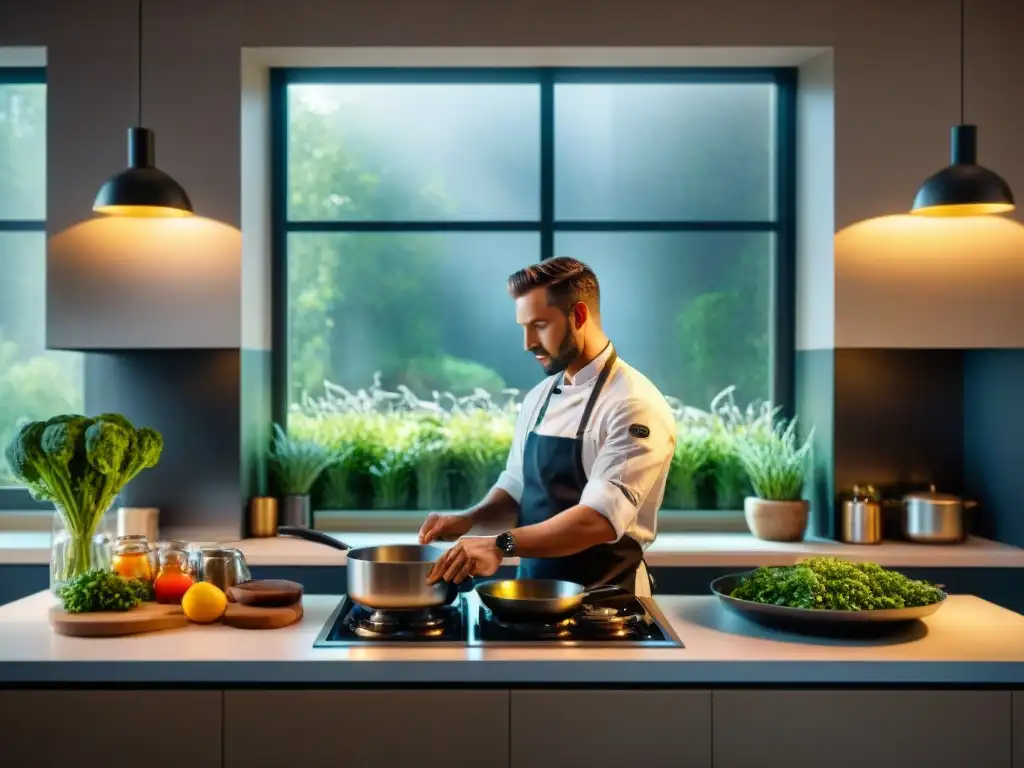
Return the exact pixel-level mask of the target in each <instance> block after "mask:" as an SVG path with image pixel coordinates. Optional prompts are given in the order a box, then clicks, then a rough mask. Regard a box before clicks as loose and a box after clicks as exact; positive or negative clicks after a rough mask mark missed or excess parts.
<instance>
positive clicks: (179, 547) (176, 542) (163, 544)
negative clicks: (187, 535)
mask: <svg viewBox="0 0 1024 768" xmlns="http://www.w3.org/2000/svg"><path fill="white" fill-rule="evenodd" d="M165 549H173V550H176V551H181V552H186V553H187V552H188V542H187V541H182V540H181V539H165V540H164V541H158V542H157V543H156V544H155V545H154V546H153V548H152V550H151V551H150V553H149V560H150V562H151V563H152V565H153V573H154V574H155V573H157V572H159V570H160V553H161V552H163V551H164V550H165Z"/></svg>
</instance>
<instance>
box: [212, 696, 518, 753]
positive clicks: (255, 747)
mask: <svg viewBox="0 0 1024 768" xmlns="http://www.w3.org/2000/svg"><path fill="white" fill-rule="evenodd" d="M508 696H509V694H508V691H426V690H424V691H420V690H414V691H409V690H367V691H226V692H225V694H224V765H225V767H226V768H260V767H261V766H266V768H279V767H280V766H302V768H320V766H323V767H324V768H338V766H345V768H381V766H406V765H408V766H419V765H443V766H445V767H446V768H508V735H509V728H508V719H509V711H508Z"/></svg>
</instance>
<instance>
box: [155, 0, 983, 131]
mask: <svg viewBox="0 0 1024 768" xmlns="http://www.w3.org/2000/svg"><path fill="white" fill-rule="evenodd" d="M965 4H966V0H961V125H964V58H965V55H966V54H965V51H966V49H967V45H966V43H965V40H966V32H965V26H964V5H965ZM140 34H141V33H140Z"/></svg>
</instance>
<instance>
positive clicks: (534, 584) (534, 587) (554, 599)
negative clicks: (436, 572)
mask: <svg viewBox="0 0 1024 768" xmlns="http://www.w3.org/2000/svg"><path fill="white" fill-rule="evenodd" d="M605 592H628V590H626V589H623V588H622V587H619V586H616V585H614V584H606V585H604V586H600V587H594V588H593V589H589V590H588V589H587V588H586V587H584V586H583V585H582V584H577V583H575V582H573V581H561V580H559V579H496V580H494V581H486V582H484V583H483V584H479V585H477V587H476V593H477V594H478V595H479V596H480V602H481V603H483V604H484V605H485V606H486V607H487V608H490V610H491V612H492V613H494V615H495V616H497V617H498V618H499V619H502V620H507V621H559V620H561V619H566V618H568V617H570V616H572V615H573V614H575V613H578V612H579V610H580V608H581V606H582V605H583V601H584V600H585V599H587V598H588V597H590V596H591V595H597V594H604V593H605Z"/></svg>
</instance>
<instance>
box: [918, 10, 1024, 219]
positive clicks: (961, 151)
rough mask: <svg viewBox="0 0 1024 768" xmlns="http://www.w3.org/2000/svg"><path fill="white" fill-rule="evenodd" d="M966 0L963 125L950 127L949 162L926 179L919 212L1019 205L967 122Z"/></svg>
mask: <svg viewBox="0 0 1024 768" xmlns="http://www.w3.org/2000/svg"><path fill="white" fill-rule="evenodd" d="M964 2H965V0H960V125H957V126H954V127H953V129H952V130H951V131H950V137H949V146H950V153H949V154H950V157H949V166H948V167H946V168H943V169H942V170H941V171H939V172H938V173H936V174H933V175H932V176H929V177H928V178H927V179H925V182H924V184H922V185H921V188H920V189H919V190H918V191H917V196H916V197H915V198H914V206H913V208H912V209H911V211H910V212H911V213H913V214H916V215H918V216H980V215H985V214H992V213H1006V212H1007V211H1012V210H1013V209H1014V208H1015V207H1016V206H1015V204H1014V201H1013V192H1011V191H1010V185H1009V184H1007V183H1006V180H1005V179H1003V177H1002V176H1000V175H999V174H998V173H995V172H994V171H990V170H989V169H988V168H985V167H983V166H980V165H978V127H977V126H975V125H966V124H964V49H965V45H964Z"/></svg>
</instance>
